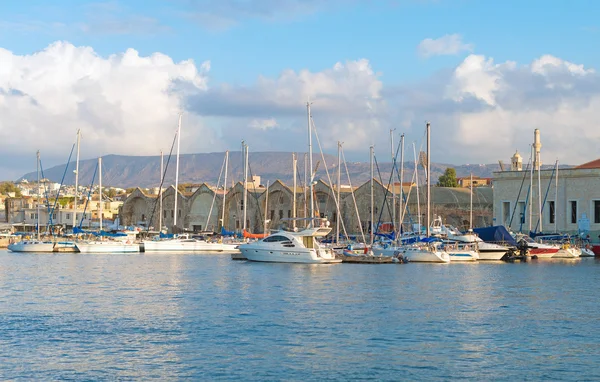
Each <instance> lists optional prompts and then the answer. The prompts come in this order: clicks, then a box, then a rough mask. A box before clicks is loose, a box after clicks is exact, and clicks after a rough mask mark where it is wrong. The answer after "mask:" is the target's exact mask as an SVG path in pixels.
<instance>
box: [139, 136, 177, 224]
mask: <svg viewBox="0 0 600 382" xmlns="http://www.w3.org/2000/svg"><path fill="white" fill-rule="evenodd" d="M177 134H178V133H177V132H176V133H175V136H174V137H173V143H171V151H169V156H168V157H167V163H166V164H165V168H164V171H163V173H162V178H161V180H160V185H159V186H158V189H159V191H162V187H163V184H164V183H165V177H166V175H167V169H168V168H169V163H170V162H171V155H172V154H173V148H174V147H175V142H177ZM175 197H176V198H177V197H179V190H175ZM159 198H163V199H164V194H163V193H162V192H159V196H158V198H156V200H155V201H154V206H153V207H152V213H151V214H150V220H148V224H146V233H148V232H150V224H151V223H152V221H153V220H154V213H155V212H156V206H157V205H158V201H159V200H158V199H159ZM160 213H161V214H162V213H163V212H162V211H160ZM174 213H177V211H174ZM161 230H162V227H158V231H159V233H160V231H161Z"/></svg>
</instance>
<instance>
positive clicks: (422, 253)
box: [404, 248, 450, 263]
mask: <svg viewBox="0 0 600 382" xmlns="http://www.w3.org/2000/svg"><path fill="white" fill-rule="evenodd" d="M404 257H406V259H407V260H408V261H409V262H412V263H449V262H450V255H448V253H446V252H443V251H429V250H427V249H413V248H409V249H406V250H405V251H404Z"/></svg>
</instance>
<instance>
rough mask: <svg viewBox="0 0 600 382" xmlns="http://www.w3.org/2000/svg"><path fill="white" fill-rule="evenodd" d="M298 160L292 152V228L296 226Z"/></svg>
mask: <svg viewBox="0 0 600 382" xmlns="http://www.w3.org/2000/svg"><path fill="white" fill-rule="evenodd" d="M297 163H298V160H297V159H296V153H292V167H293V168H292V176H293V177H294V180H293V191H292V192H293V194H292V219H293V220H292V228H296V171H297V169H296V164H297Z"/></svg>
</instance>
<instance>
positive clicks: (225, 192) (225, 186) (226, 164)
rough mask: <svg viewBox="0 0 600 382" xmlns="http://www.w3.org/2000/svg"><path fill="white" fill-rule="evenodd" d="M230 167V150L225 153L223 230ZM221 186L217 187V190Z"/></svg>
mask: <svg viewBox="0 0 600 382" xmlns="http://www.w3.org/2000/svg"><path fill="white" fill-rule="evenodd" d="M228 166H229V150H227V151H225V178H224V179H223V212H222V213H221V228H225V197H226V195H227V167H228ZM218 186H219V185H217V189H218V188H219V187H218Z"/></svg>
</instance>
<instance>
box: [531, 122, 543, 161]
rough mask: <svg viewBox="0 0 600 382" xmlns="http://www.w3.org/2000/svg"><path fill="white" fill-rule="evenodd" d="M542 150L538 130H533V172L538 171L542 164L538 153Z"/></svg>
mask: <svg viewBox="0 0 600 382" xmlns="http://www.w3.org/2000/svg"><path fill="white" fill-rule="evenodd" d="M541 149H542V141H540V129H535V131H534V132H533V150H534V154H535V156H534V161H533V169H534V170H535V171H537V170H539V169H540V167H541V166H542V162H541V160H540V151H541Z"/></svg>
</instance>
